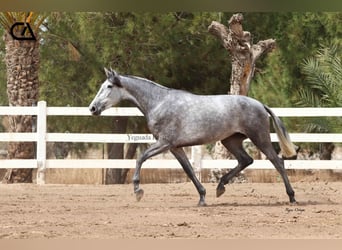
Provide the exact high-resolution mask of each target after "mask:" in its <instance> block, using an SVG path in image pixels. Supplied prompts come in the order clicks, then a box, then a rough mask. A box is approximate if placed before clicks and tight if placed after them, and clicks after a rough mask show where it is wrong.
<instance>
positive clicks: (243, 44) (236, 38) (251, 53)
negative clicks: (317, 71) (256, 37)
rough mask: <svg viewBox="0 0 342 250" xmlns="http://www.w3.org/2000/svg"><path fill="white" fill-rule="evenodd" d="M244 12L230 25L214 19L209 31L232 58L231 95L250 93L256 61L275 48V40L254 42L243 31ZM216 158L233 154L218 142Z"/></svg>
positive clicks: (215, 150)
mask: <svg viewBox="0 0 342 250" xmlns="http://www.w3.org/2000/svg"><path fill="white" fill-rule="evenodd" d="M242 21H243V16H242V14H240V13H238V14H234V15H233V16H232V17H231V18H230V20H229V22H228V27H226V26H225V25H223V24H221V23H219V22H216V21H213V22H212V23H211V24H210V26H209V27H208V31H209V32H210V33H211V34H212V35H214V36H216V37H217V38H218V39H220V40H221V42H222V44H223V46H224V48H225V49H226V50H228V52H229V53H230V55H231V58H232V73H231V78H230V91H229V92H228V94H231V95H248V91H249V87H250V83H251V80H252V78H253V76H254V70H255V62H256V60H257V59H258V58H259V57H260V56H261V54H263V53H267V52H269V51H271V50H272V49H274V47H275V40H273V39H268V40H264V41H259V42H258V43H257V44H252V40H251V34H250V32H248V31H243V28H242ZM213 157H214V159H229V158H232V155H231V154H230V153H229V152H228V151H227V150H226V148H225V147H224V146H223V145H222V144H221V142H217V143H216V145H215V149H214V155H213Z"/></svg>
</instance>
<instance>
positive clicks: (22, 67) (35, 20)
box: [0, 12, 46, 183]
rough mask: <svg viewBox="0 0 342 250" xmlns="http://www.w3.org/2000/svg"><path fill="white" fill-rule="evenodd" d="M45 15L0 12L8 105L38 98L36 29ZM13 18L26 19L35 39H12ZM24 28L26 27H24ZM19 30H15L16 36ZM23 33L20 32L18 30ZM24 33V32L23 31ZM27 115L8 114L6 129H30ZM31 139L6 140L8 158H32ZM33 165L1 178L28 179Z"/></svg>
mask: <svg viewBox="0 0 342 250" xmlns="http://www.w3.org/2000/svg"><path fill="white" fill-rule="evenodd" d="M45 18H46V16H45V15H43V14H39V13H33V12H1V13H0V25H1V26H2V28H3V29H4V30H5V32H4V37H3V40H4V42H5V48H6V54H5V64H6V72H7V96H8V101H9V105H10V106H33V105H36V103H37V100H38V83H39V81H38V69H39V39H38V31H39V28H40V26H41V25H42V23H43V21H44V20H45ZM16 22H24V23H29V25H30V27H31V29H32V31H33V33H34V36H35V37H36V40H16V39H14V38H13V37H12V35H11V33H10V31H11V27H12V25H13V24H15V23H16ZM26 30H28V29H26ZM21 32H22V30H21V31H20V30H15V29H14V33H15V34H19V35H18V36H20V34H21ZM21 35H23V34H21ZM24 35H25V34H24ZM32 128H33V126H32V117H31V116H10V117H9V132H32ZM34 151H35V150H34V143H33V142H32V143H31V142H19V143H10V144H9V146H8V157H9V158H10V159H12V158H16V159H32V158H34V156H35V155H34ZM32 172H33V169H10V170H8V171H7V173H6V175H5V177H4V181H6V182H7V183H15V182H32Z"/></svg>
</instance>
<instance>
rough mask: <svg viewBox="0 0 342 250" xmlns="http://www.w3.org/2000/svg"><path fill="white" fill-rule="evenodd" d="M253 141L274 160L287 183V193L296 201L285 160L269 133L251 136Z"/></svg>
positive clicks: (292, 200) (291, 200)
mask: <svg viewBox="0 0 342 250" xmlns="http://www.w3.org/2000/svg"><path fill="white" fill-rule="evenodd" d="M250 139H251V141H252V142H253V143H254V145H255V146H257V147H258V148H259V149H260V150H261V151H262V152H263V153H264V154H265V155H266V157H267V158H268V159H269V160H270V161H271V162H272V164H273V165H274V167H275V168H276V169H277V171H278V172H279V174H280V176H281V178H282V179H283V182H284V184H285V188H286V193H287V195H288V196H289V199H290V202H291V203H295V202H296V199H295V193H294V191H293V189H292V187H291V184H290V181H289V178H288V176H287V173H286V169H285V167H284V160H283V159H281V158H279V157H278V155H277V153H276V151H275V150H274V148H273V146H272V143H271V140H270V137H269V135H268V134H267V135H266V134H265V135H264V136H262V135H261V133H260V134H258V135H255V136H252V137H250Z"/></svg>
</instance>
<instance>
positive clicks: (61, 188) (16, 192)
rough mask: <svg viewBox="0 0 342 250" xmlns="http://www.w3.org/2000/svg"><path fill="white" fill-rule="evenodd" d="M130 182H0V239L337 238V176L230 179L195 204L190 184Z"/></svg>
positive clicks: (340, 230)
mask: <svg viewBox="0 0 342 250" xmlns="http://www.w3.org/2000/svg"><path fill="white" fill-rule="evenodd" d="M141 187H142V188H144V190H145V196H144V198H143V199H142V200H141V201H140V202H136V201H135V196H134V195H133V192H132V191H133V188H132V185H130V184H127V185H111V186H103V185H44V186H39V185H35V184H12V185H5V184H0V239H8V238H10V239H43V238H55V239H63V238H67V239H68V238H76V239H109V238H110V239H120V238H124V239H131V238H135V239H142V238H144V239H146V238H147V239H149V238H161V239H163V238H167V239H171V238H187V239H193V238H210V239H217V238H218V239H232V238H234V239H236V238H237V239H241V238H252V239H254V238H261V239H265V238H267V239H269V238H276V239H279V238H286V239H289V238H290V239H294V238H320V239H341V238H342V182H329V183H328V182H311V183H304V182H297V183H293V187H294V189H295V191H296V197H297V201H298V204H297V205H290V204H289V203H288V198H287V195H286V194H285V189H284V187H283V184H282V183H272V184H269V183H268V184H265V183H240V184H238V183H236V184H230V185H228V186H226V193H225V194H224V195H223V196H221V197H220V198H216V197H215V189H216V184H211V183H207V184H205V187H206V189H207V203H208V206H207V207H197V202H198V195H197V192H196V190H195V188H194V186H193V185H192V183H179V184H144V185H142V186H141Z"/></svg>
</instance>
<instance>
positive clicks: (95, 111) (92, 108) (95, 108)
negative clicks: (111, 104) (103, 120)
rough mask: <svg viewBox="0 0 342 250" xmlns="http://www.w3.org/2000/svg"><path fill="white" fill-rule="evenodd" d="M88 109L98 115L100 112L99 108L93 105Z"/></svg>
mask: <svg viewBox="0 0 342 250" xmlns="http://www.w3.org/2000/svg"><path fill="white" fill-rule="evenodd" d="M89 110H90V112H91V114H92V115H100V114H101V110H100V109H98V108H97V107H96V106H95V105H93V106H91V107H89Z"/></svg>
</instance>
